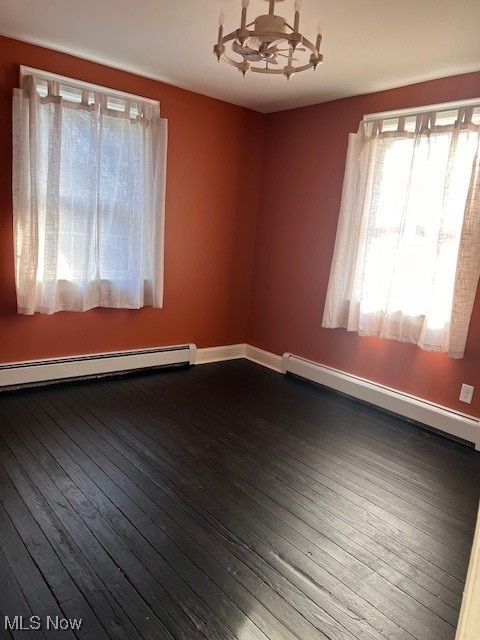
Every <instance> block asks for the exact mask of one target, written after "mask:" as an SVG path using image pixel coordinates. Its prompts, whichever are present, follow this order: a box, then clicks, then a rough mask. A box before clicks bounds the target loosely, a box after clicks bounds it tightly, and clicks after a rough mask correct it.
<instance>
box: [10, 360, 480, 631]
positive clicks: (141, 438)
mask: <svg viewBox="0 0 480 640" xmlns="http://www.w3.org/2000/svg"><path fill="white" fill-rule="evenodd" d="M479 492H480V456H479V455H478V454H476V453H475V452H474V451H473V450H471V449H469V448H467V447H465V446H462V445H459V444H455V443H452V442H450V441H448V440H446V439H444V438H442V437H440V436H437V435H434V434H431V433H428V432H426V431H423V430H421V429H418V428H416V427H414V426H412V425H409V424H407V423H405V422H403V421H401V420H400V419H397V418H394V417H391V416H387V415H385V414H382V413H380V412H377V411H376V410H374V409H372V408H370V407H367V406H364V405H361V404H359V403H356V402H354V401H350V400H348V399H346V398H343V397H340V396H338V395H335V394H334V393H332V392H329V391H327V390H324V389H320V388H316V387H314V386H311V385H309V384H307V383H304V382H301V381H299V380H296V379H294V378H286V377H284V376H281V375H280V374H276V373H273V372H270V371H268V370H266V369H262V368H260V367H258V366H256V365H254V364H251V363H248V362H246V361H235V362H230V363H223V364H214V365H204V366H201V367H200V366H199V367H194V368H190V369H184V370H174V371H163V372H159V373H156V374H154V375H149V376H143V377H142V376H137V377H130V378H123V379H120V380H109V381H106V380H103V381H97V382H94V383H92V382H90V383H77V384H74V385H69V386H62V387H55V388H48V389H43V390H40V391H38V390H37V391H24V392H21V393H17V394H13V395H7V396H5V395H4V396H0V503H1V504H0V616H1V619H0V620H1V623H0V626H1V631H0V637H5V638H11V637H14V638H30V639H36V638H49V637H51V638H59V637H61V638H75V637H79V638H89V639H91V640H103V639H105V640H106V639H107V638H118V639H122V640H123V639H127V638H129V639H130V638H131V639H137V638H139V639H141V638H145V639H152V640H153V639H158V640H171V639H172V638H178V639H183V640H196V639H202V640H205V639H208V640H226V639H230V638H232V639H233V638H235V639H237V640H267V639H268V640H294V639H300V640H316V639H320V638H322V639H324V640H327V639H328V640H355V639H361V640H380V639H383V638H390V639H391V640H412V638H416V639H418V640H453V638H454V635H455V626H456V623H457V618H458V613H459V607H460V601H461V596H462V589H463V585H464V581H465V576H466V570H467V564H468V558H469V553H470V547H471V544H472V539H473V531H474V525H475V516H476V509H477V501H478V497H479ZM4 616H9V622H10V623H11V624H12V625H15V620H14V616H23V624H24V626H28V625H29V624H30V620H29V618H30V616H38V617H39V618H38V620H39V623H40V624H41V625H42V627H41V629H40V630H36V631H30V630H26V631H19V630H13V629H12V630H4V629H3V627H4V624H3V620H4ZM48 616H50V618H48ZM57 616H58V618H59V619H60V618H67V619H79V618H81V619H82V620H83V624H82V627H81V629H80V631H67V630H65V631H63V632H62V633H60V632H59V631H55V630H54V629H53V628H51V629H50V630H49V629H47V622H48V621H49V620H50V622H51V621H52V620H54V621H56V617H57ZM36 621H37V619H33V624H34V625H35V623H36ZM16 623H17V625H19V623H20V618H17V621H16Z"/></svg>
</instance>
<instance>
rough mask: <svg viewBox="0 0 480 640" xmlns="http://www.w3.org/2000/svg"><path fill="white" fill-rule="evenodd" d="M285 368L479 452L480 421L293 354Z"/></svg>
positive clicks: (284, 356)
mask: <svg viewBox="0 0 480 640" xmlns="http://www.w3.org/2000/svg"><path fill="white" fill-rule="evenodd" d="M282 359H283V369H284V371H285V372H286V373H291V374H294V375H297V376H299V377H301V378H305V379H306V380H310V381H312V382H316V383H317V384H321V385H323V386H325V387H329V388H331V389H335V390H336V391H340V392H342V393H345V394H347V395H349V396H352V397H354V398H357V399H359V400H363V401H364V402H368V403H370V404H373V405H376V406H377V407H380V408H382V409H386V410H387V411H391V412H392V413H396V414H399V415H401V416H403V417H405V418H408V419H409V420H413V421H415V422H419V423H421V424H424V425H426V426H427V427H431V428H433V429H436V430H438V431H441V432H444V433H446V434H449V435H451V436H454V437H456V438H460V439H461V440H464V441H466V442H469V443H472V444H473V445H474V446H475V449H477V451H480V419H479V418H476V417H475V416H470V415H468V414H464V413H461V412H459V411H455V410H453V409H449V408H448V407H443V406H441V405H438V404H435V403H433V402H429V401H427V400H424V399H422V398H418V397H416V396H412V395H410V394H407V393H403V392H401V391H397V390H396V389H392V388H390V387H386V386H383V385H381V384H378V383H376V382H372V381H370V380H367V379H365V378H360V377H358V376H354V375H352V374H349V373H346V372H344V371H340V370H338V369H334V368H331V367H326V366H324V365H321V364H319V363H317V362H313V361H311V360H307V359H305V358H301V357H299V356H296V355H293V354H291V353H285V354H284V355H283V358H282Z"/></svg>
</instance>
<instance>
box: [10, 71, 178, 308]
mask: <svg viewBox="0 0 480 640" xmlns="http://www.w3.org/2000/svg"><path fill="white" fill-rule="evenodd" d="M166 139H167V131H166V121H165V120H163V119H160V117H159V108H158V104H154V103H151V102H144V103H142V102H141V101H135V102H134V103H132V102H131V101H129V100H128V99H125V100H121V99H118V97H114V98H111V97H109V95H108V93H105V92H102V91H89V90H83V91H82V90H81V88H80V89H75V86H73V87H72V86H67V87H66V88H65V87H62V86H61V85H59V84H58V83H57V82H54V81H48V82H46V81H43V80H42V79H41V78H36V77H35V76H27V77H24V78H23V83H22V89H15V91H14V97H13V156H14V160H13V206H14V239H15V276H16V287H17V306H18V312H19V313H22V314H33V313H35V312H40V313H47V314H51V313H55V312H57V311H86V310H87V309H91V308H92V307H116V308H128V309H138V308H139V307H143V306H145V305H153V306H155V307H161V306H162V299H163V234H164V198H165V168H166Z"/></svg>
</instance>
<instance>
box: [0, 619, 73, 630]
mask: <svg viewBox="0 0 480 640" xmlns="http://www.w3.org/2000/svg"><path fill="white" fill-rule="evenodd" d="M82 623H83V620H82V619H81V618H60V617H59V616H53V617H52V616H47V617H46V618H45V620H43V619H42V618H41V617H40V616H30V617H29V618H24V617H23V616H15V617H13V618H10V617H9V616H5V627H4V628H5V629H7V630H8V631H36V630H38V629H48V630H50V631H67V630H69V629H73V630H78V629H80V628H81V626H82Z"/></svg>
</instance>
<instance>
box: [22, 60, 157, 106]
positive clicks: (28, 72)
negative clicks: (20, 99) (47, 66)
mask: <svg viewBox="0 0 480 640" xmlns="http://www.w3.org/2000/svg"><path fill="white" fill-rule="evenodd" d="M24 76H37V78H42V80H53V81H55V82H59V83H60V84H64V85H69V86H70V87H77V88H78V89H86V90H87V91H92V92H95V91H97V92H100V93H108V95H109V96H110V97H111V98H119V99H122V100H134V101H137V102H143V103H146V104H151V105H155V106H158V105H159V104H160V103H159V101H158V100H152V99H151V98H143V97H142V96H136V95H134V94H133V93H125V92H124V91H119V90H118V89H110V88H109V87H102V86H101V85H99V84H92V83H91V82H82V81H81V80H75V79H74V78H67V76H60V75H58V74H57V73H51V72H50V71H42V70H41V69H34V68H33V67H26V66H25V65H23V64H22V65H20V79H22V78H23V77H24Z"/></svg>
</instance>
